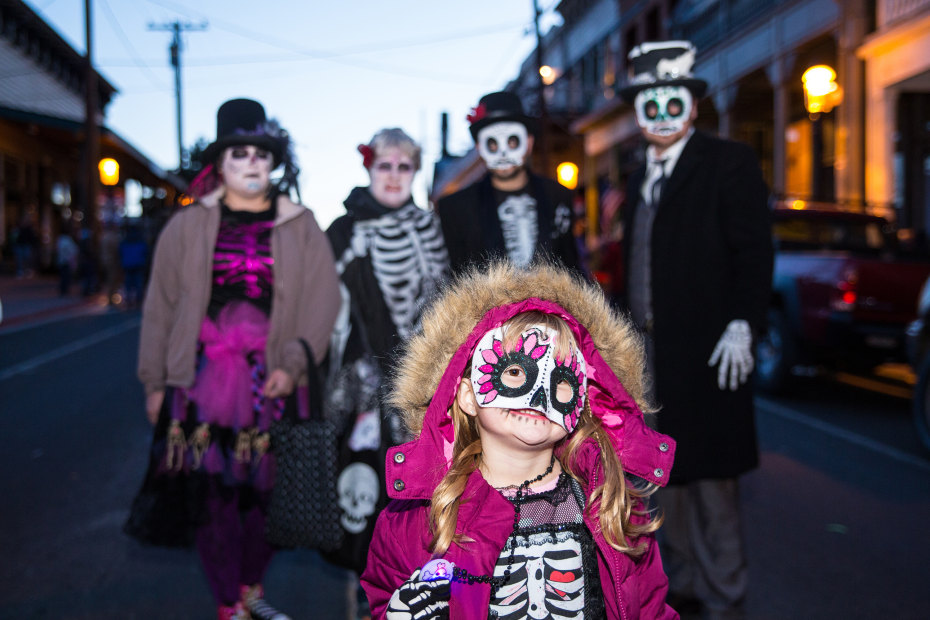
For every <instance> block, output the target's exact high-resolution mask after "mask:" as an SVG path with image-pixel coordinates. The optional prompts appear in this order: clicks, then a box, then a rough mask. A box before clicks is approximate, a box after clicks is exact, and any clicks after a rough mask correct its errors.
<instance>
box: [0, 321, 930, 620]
mask: <svg viewBox="0 0 930 620" xmlns="http://www.w3.org/2000/svg"><path fill="white" fill-rule="evenodd" d="M137 338H138V314H134V313H110V314H101V315H91V316H82V317H76V318H70V319H66V320H60V321H56V322H53V323H47V324H44V325H41V326H38V327H34V328H20V329H17V330H15V331H12V332H0V471H2V472H3V474H2V476H0V498H2V500H3V505H2V508H0V558H2V560H0V618H10V619H12V618H60V619H110V618H113V619H127V618H141V619H148V618H152V619H155V618H159V619H162V618H202V619H208V618H214V617H215V612H214V610H213V605H212V601H211V599H210V595H209V593H208V590H207V586H206V582H205V579H204V577H203V574H202V572H201V570H200V568H199V566H198V563H197V559H196V556H195V554H194V553H192V552H187V551H177V550H164V549H153V548H146V547H142V546H140V545H138V544H137V543H135V542H134V541H132V540H130V539H128V538H127V537H126V536H125V535H123V534H122V532H121V529H120V528H121V525H122V522H123V520H124V519H125V516H126V511H127V507H128V506H129V503H130V500H131V498H132V496H133V494H134V493H135V491H136V488H137V487H138V484H139V482H140V481H141V477H142V474H143V471H144V467H145V460H146V450H147V446H148V441H149V427H148V423H147V422H146V421H145V419H144V415H143V413H142V409H141V404H142V390H141V388H140V386H139V385H138V383H137V382H136V380H135V377H134V369H135V351H136V340H137ZM758 405H759V411H758V425H759V434H760V440H761V445H762V466H761V467H760V468H759V469H758V470H756V471H754V472H752V473H750V474H748V475H747V476H745V478H744V479H743V481H742V482H743V484H742V491H743V497H742V499H743V505H744V510H745V515H746V519H745V525H746V532H745V533H746V538H747V542H748V549H749V555H750V577H751V591H750V599H749V610H750V617H751V618H753V619H773V620H777V619H794V618H824V619H833V618H836V619H840V618H842V619H849V618H903V619H907V618H914V619H917V618H926V617H928V613H927V610H928V609H930V587H928V586H927V575H928V572H927V570H926V561H927V558H928V556H930V528H928V527H927V522H928V518H930V459H928V458H927V454H926V453H925V452H924V451H923V449H922V448H921V447H920V445H919V444H918V443H917V441H916V439H915V438H914V437H913V433H912V431H910V430H909V419H908V403H907V401H906V399H902V398H895V397H889V396H885V395H881V394H875V393H872V392H866V391H863V390H856V389H853V388H850V387H848V386H844V385H839V384H836V383H833V382H808V383H805V384H803V385H801V386H799V387H798V389H797V390H796V391H795V392H794V395H793V396H792V397H791V398H784V399H770V398H760V399H759V400H758ZM266 586H267V591H268V595H269V599H270V600H271V601H272V602H273V603H274V604H275V605H277V606H279V607H280V608H282V609H283V610H285V611H287V612H288V613H290V614H291V615H292V616H293V617H294V618H295V620H301V619H317V618H321V619H329V618H336V619H341V618H343V617H345V606H344V600H345V591H346V587H347V579H346V573H345V572H344V571H342V570H339V569H335V568H333V567H330V566H328V565H326V564H325V563H324V562H322V561H321V560H320V559H319V557H318V556H317V555H316V554H315V553H313V552H309V551H308V552H286V553H281V554H279V555H278V556H277V557H276V558H275V560H274V562H273V564H272V567H271V570H270V574H269V576H268V579H267V582H266Z"/></svg>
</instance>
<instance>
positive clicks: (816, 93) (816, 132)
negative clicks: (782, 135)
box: [801, 65, 843, 200]
mask: <svg viewBox="0 0 930 620" xmlns="http://www.w3.org/2000/svg"><path fill="white" fill-rule="evenodd" d="M801 83H802V84H803V86H804V107H805V108H806V109H807V112H808V114H809V115H810V119H811V148H812V151H813V153H812V154H811V160H812V161H811V194H812V198H813V199H814V200H823V199H824V187H823V185H824V182H823V170H822V168H823V125H822V120H821V114H826V113H827V112H829V111H830V110H832V109H833V107H834V106H837V105H839V104H840V102H842V100H843V89H842V88H840V86H839V85H838V84H837V83H836V71H834V70H833V69H832V68H831V67H828V66H827V65H814V66H813V67H809V68H808V69H807V70H806V71H805V72H804V73H803V74H802V75H801Z"/></svg>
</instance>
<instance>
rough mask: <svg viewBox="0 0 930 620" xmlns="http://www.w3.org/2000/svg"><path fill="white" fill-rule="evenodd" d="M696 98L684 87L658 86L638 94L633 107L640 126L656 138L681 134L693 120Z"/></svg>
mask: <svg viewBox="0 0 930 620" xmlns="http://www.w3.org/2000/svg"><path fill="white" fill-rule="evenodd" d="M693 105H694V98H693V97H692V96H691V91H690V90H688V89H687V88H685V87H684V86H657V87H655V88H646V89H644V90H641V91H639V92H638V93H637V94H636V98H635V99H634V100H633V107H634V108H635V109H636V121H637V122H638V123H639V126H640V127H642V128H643V129H645V130H646V132H648V133H651V134H653V135H656V136H670V135H673V134H676V133H678V132H680V131H681V130H682V129H684V128H685V126H686V125H687V123H688V122H689V121H690V120H691V108H692V106H693Z"/></svg>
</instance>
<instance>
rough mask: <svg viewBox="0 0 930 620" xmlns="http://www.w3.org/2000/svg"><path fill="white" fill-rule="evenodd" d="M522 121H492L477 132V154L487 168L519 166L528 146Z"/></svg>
mask: <svg viewBox="0 0 930 620" xmlns="http://www.w3.org/2000/svg"><path fill="white" fill-rule="evenodd" d="M528 137H529V136H528V134H527V131H526V127H525V126H524V125H523V123H516V122H513V121H503V122H500V123H492V124H490V125H488V126H487V127H485V128H483V129H481V131H479V132H478V154H479V155H481V159H483V160H484V163H485V164H486V165H487V167H488V169H489V170H506V169H507V168H514V167H520V166H522V165H523V161H524V159H526V151H527V148H529V143H528Z"/></svg>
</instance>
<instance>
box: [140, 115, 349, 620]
mask: <svg viewBox="0 0 930 620" xmlns="http://www.w3.org/2000/svg"><path fill="white" fill-rule="evenodd" d="M287 145H288V138H287V134H286V132H284V131H283V130H281V129H280V128H279V127H278V126H277V125H276V124H275V123H273V122H269V121H267V120H266V118H265V111H264V109H263V108H262V106H261V104H259V103H258V102H257V101H252V100H248V99H236V100H232V101H227V102H226V103H224V104H223V105H222V106H221V107H220V109H219V111H218V113H217V139H216V141H215V142H214V143H213V144H211V145H210V146H209V147H207V149H206V150H205V151H204V161H205V162H210V164H209V165H208V166H207V167H206V168H205V171H204V173H202V175H201V179H200V180H199V182H198V181H195V184H196V185H198V186H199V187H200V188H201V189H203V188H206V189H211V191H209V192H208V193H206V194H205V195H203V196H202V197H201V198H200V199H199V200H198V202H196V203H195V204H194V205H192V206H190V207H188V208H186V209H183V210H182V211H180V212H179V213H177V214H176V215H175V216H174V217H173V218H172V219H171V221H169V222H168V224H167V225H166V227H165V229H164V231H163V232H162V234H161V236H160V238H159V241H158V244H157V247H156V250H155V259H154V264H153V269H152V276H151V280H150V284H149V288H148V292H147V295H146V299H145V305H144V309H143V317H142V334H141V341H140V347H139V378H140V379H141V381H142V383H143V384H144V385H145V392H146V413H147V414H148V417H149V420H150V421H151V422H152V423H153V424H154V425H155V441H154V442H153V447H152V456H151V463H150V471H149V474H148V476H147V480H146V484H145V485H144V486H143V489H142V492H140V495H139V497H138V498H137V500H136V502H135V503H134V505H133V511H132V514H131V516H130V520H129V522H128V523H127V531H128V532H129V533H130V534H132V535H134V536H136V537H137V538H140V539H142V540H144V541H146V542H152V543H155V544H168V545H174V544H185V543H186V544H190V543H191V542H193V543H195V544H196V547H197V550H198V552H199V554H200V557H201V560H202V562H203V566H204V569H205V571H206V574H207V579H208V581H209V583H210V586H211V589H212V590H213V594H214V597H215V599H216V603H217V607H218V616H219V618H221V619H228V618H266V617H267V618H278V619H281V618H286V616H284V615H283V614H280V613H279V612H276V611H275V610H273V609H272V608H271V607H270V606H269V605H267V604H266V603H265V602H264V600H263V593H262V585H261V584H262V578H263V576H264V573H265V569H266V568H267V566H268V564H269V562H270V560H271V556H272V554H273V550H272V548H271V546H269V545H268V543H267V542H266V541H265V539H264V529H265V514H266V512H267V507H268V502H269V500H270V496H271V488H272V485H273V478H274V475H273V474H274V454H273V452H269V437H268V428H269V426H270V423H271V421H272V420H273V419H274V418H275V417H277V416H280V415H281V413H282V412H283V410H284V407H285V399H287V398H288V397H292V394H293V393H294V388H295V386H296V385H297V383H298V382H299V381H302V380H304V378H305V377H306V371H307V366H308V361H307V355H306V353H305V351H304V347H303V345H302V344H301V340H303V341H304V342H306V343H308V344H309V346H310V349H311V350H312V352H313V354H314V357H315V358H316V360H315V361H317V362H318V361H320V360H321V359H322V357H323V355H325V353H326V346H327V342H328V339H329V337H330V333H331V331H332V327H333V324H334V323H335V319H336V314H337V312H338V309H339V291H338V279H337V275H336V270H335V265H334V262H333V256H332V250H331V249H330V246H329V243H328V241H327V239H326V236H325V234H324V233H323V232H322V231H321V230H320V228H319V226H318V225H317V223H316V221H315V219H314V217H313V214H312V213H311V212H310V210H309V209H306V208H305V207H302V206H300V205H298V204H295V203H293V202H291V200H290V199H289V198H288V196H287V193H286V189H287V188H282V187H280V186H277V185H276V184H274V183H272V180H271V172H272V171H273V170H274V169H275V168H277V167H278V166H279V165H281V164H282V163H284V164H287V165H288V166H289V165H290V162H289V161H288V150H287ZM284 178H285V179H288V178H290V175H288V174H285V175H284ZM210 181H213V183H210ZM211 184H213V185H217V186H216V187H215V188H210V187H209V185H211ZM153 506H154V508H153ZM250 614H251V615H250Z"/></svg>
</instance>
